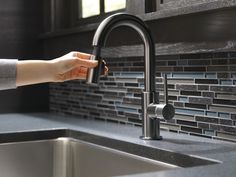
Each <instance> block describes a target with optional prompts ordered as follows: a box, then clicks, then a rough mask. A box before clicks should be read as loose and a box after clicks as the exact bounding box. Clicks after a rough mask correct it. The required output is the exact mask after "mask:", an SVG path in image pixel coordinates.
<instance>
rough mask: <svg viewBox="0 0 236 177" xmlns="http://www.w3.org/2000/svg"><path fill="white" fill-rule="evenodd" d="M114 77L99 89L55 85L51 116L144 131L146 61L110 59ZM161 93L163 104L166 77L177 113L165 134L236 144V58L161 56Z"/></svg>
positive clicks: (230, 55)
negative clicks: (69, 117)
mask: <svg viewBox="0 0 236 177" xmlns="http://www.w3.org/2000/svg"><path fill="white" fill-rule="evenodd" d="M106 62H107V63H108V66H109V75H108V77H106V78H102V79H101V82H100V84H99V85H98V86H91V85H87V84H85V83H84V82H82V81H70V82H65V83H60V84H58V83H55V84H54V83H53V84H50V110H51V111H52V112H55V113H60V114H70V115H77V116H78V117H80V118H89V119H100V120H105V121H114V122H117V123H125V124H132V125H137V126H141V122H142V120H141V114H142V111H141V106H140V103H141V102H140V99H141V91H142V89H143V80H144V79H143V72H142V71H143V65H144V63H143V58H142V57H128V58H107V59H106ZM156 70H157V72H156V87H157V91H159V92H160V99H161V101H163V79H162V76H163V74H164V73H167V74H168V89H169V100H170V103H171V104H173V105H174V106H175V108H176V115H175V117H174V119H172V120H170V121H164V120H162V121H161V128H163V129H165V130H169V131H173V132H177V133H186V134H191V135H197V136H203V137H208V138H218V139H224V140H230V141H235V142H236V53H235V52H224V53H202V54H184V55H165V56H156Z"/></svg>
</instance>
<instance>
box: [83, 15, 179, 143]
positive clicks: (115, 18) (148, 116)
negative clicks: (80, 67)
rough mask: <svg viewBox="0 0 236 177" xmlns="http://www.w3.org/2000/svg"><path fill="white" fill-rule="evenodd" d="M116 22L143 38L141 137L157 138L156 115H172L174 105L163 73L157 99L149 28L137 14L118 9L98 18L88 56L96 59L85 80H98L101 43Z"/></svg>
mask: <svg viewBox="0 0 236 177" xmlns="http://www.w3.org/2000/svg"><path fill="white" fill-rule="evenodd" d="M119 26H128V27H131V28H133V29H134V30H136V31H137V32H138V33H139V35H140V37H141V38H142V40H143V41H144V46H145V49H144V55H145V71H144V85H145V86H144V90H143V92H142V114H143V120H142V121H143V126H142V127H143V128H142V136H141V138H142V139H145V140H148V139H157V140H160V139H162V137H161V136H160V118H164V119H172V118H173V117H174V114H175V109H174V107H173V106H172V105H171V104H168V94H167V90H168V89H167V78H166V77H165V79H164V80H165V84H164V90H165V91H164V95H165V103H164V104H161V103H159V93H158V92H156V87H155V75H156V69H155V45H154V42H153V38H152V36H151V32H150V31H149V29H148V27H147V25H146V24H145V23H144V22H143V21H142V20H141V19H139V18H138V17H136V16H133V15H130V14H125V13H118V14H115V15H111V16H110V17H108V18H106V19H105V20H103V21H102V23H101V24H100V25H99V27H98V29H97V31H96V33H95V35H94V38H93V47H94V50H93V55H92V57H91V60H98V67H97V68H96V69H90V70H89V71H88V76H87V83H89V84H91V83H98V82H99V77H100V75H101V73H102V70H103V61H102V59H101V55H100V54H101V48H102V47H104V46H105V43H106V39H107V37H108V35H109V33H110V32H111V31H112V30H113V29H114V28H117V27H119Z"/></svg>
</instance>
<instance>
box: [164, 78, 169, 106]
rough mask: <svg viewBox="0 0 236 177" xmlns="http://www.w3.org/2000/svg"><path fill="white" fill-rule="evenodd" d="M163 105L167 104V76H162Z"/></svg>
mask: <svg viewBox="0 0 236 177" xmlns="http://www.w3.org/2000/svg"><path fill="white" fill-rule="evenodd" d="M163 79H164V103H165V104H168V82H167V74H164V77H163Z"/></svg>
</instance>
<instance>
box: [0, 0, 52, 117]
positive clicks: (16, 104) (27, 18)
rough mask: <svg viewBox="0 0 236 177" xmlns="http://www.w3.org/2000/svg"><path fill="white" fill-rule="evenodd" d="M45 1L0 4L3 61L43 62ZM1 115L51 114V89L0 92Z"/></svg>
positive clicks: (14, 0) (0, 46)
mask: <svg viewBox="0 0 236 177" xmlns="http://www.w3.org/2000/svg"><path fill="white" fill-rule="evenodd" d="M42 13H43V10H42V1H41V0H34V1H31V0H20V1H19V0H7V1H4V0H0V28H1V30H0V58H17V59H42V42H41V41H40V40H39V39H38V36H39V34H41V33H42V32H43V20H42ZM0 99H1V101H0V113H5V112H29V111H46V110H48V86H47V85H45V84H44V85H37V86H27V87H22V88H18V89H17V90H5V91H1V92H0Z"/></svg>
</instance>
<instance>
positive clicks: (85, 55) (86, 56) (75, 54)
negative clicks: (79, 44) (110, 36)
mask: <svg viewBox="0 0 236 177" xmlns="http://www.w3.org/2000/svg"><path fill="white" fill-rule="evenodd" d="M72 56H73V57H77V58H81V59H85V60H88V59H90V57H91V55H90V54H88V53H82V52H72Z"/></svg>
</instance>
